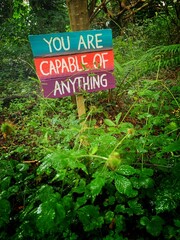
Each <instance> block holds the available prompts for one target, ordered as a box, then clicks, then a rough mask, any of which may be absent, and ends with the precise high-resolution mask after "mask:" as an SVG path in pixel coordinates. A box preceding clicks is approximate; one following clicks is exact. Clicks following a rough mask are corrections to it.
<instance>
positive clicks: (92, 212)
mask: <svg viewBox="0 0 180 240" xmlns="http://www.w3.org/2000/svg"><path fill="white" fill-rule="evenodd" d="M78 216H79V220H80V221H81V223H82V224H83V228H84V231H85V232H88V231H92V230H95V229H97V228H100V227H102V225H103V223H104V219H103V217H102V216H100V213H99V208H98V207H96V206H93V205H86V206H84V207H82V208H80V209H79V210H78Z"/></svg>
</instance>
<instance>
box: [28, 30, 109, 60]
mask: <svg viewBox="0 0 180 240" xmlns="http://www.w3.org/2000/svg"><path fill="white" fill-rule="evenodd" d="M29 41H30V44H31V48H32V52H33V56H34V57H40V56H54V55H67V54H72V53H78V52H93V51H101V50H105V49H112V31H111V29H102V30H86V31H78V32H65V33H52V34H40V35H30V36H29Z"/></svg>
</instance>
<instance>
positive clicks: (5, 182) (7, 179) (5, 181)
mask: <svg viewBox="0 0 180 240" xmlns="http://www.w3.org/2000/svg"><path fill="white" fill-rule="evenodd" d="M10 183H11V177H10V176H7V177H5V178H3V179H2V180H1V183H0V186H1V187H0V190H1V191H3V190H7V189H8V187H9V186H10Z"/></svg>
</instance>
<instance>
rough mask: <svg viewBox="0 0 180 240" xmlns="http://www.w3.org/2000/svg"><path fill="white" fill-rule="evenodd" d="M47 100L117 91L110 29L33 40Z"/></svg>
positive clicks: (38, 36)
mask: <svg viewBox="0 0 180 240" xmlns="http://www.w3.org/2000/svg"><path fill="white" fill-rule="evenodd" d="M29 40H30V43H31V47H32V51H33V55H34V58H35V59H34V63H35V67H36V71H37V75H38V77H39V79H40V80H41V86H42V90H43V94H44V97H47V98H61V97H65V96H71V95H74V94H76V93H79V92H84V91H86V92H94V91H101V90H107V89H111V88H114V87H115V79H114V76H113V70H114V56H113V51H112V32H111V30H110V29H105V30H89V31H79V32H69V33H55V34H45V35H44V34H43V35H31V36H29Z"/></svg>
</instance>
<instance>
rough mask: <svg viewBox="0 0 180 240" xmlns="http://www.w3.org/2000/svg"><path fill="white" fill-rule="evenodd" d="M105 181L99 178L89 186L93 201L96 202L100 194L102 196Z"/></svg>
mask: <svg viewBox="0 0 180 240" xmlns="http://www.w3.org/2000/svg"><path fill="white" fill-rule="evenodd" d="M105 182H106V181H105V179H104V178H102V177H97V178H95V179H93V180H92V181H91V182H90V184H89V185H88V187H89V188H90V191H91V194H92V199H93V201H94V200H95V198H96V196H97V195H98V194H100V192H101V190H102V187H103V186H104V184H105Z"/></svg>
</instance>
